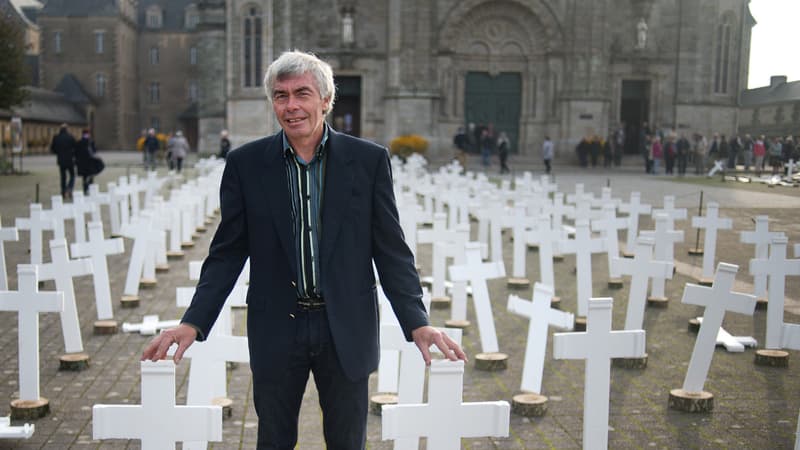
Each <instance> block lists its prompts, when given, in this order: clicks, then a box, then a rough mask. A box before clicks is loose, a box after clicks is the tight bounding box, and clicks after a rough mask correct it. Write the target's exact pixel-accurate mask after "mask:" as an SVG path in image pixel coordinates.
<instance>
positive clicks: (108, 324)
mask: <svg viewBox="0 0 800 450" xmlns="http://www.w3.org/2000/svg"><path fill="white" fill-rule="evenodd" d="M118 332H119V323H117V321H116V320H98V321H95V323H94V334H95V335H96V336H103V335H108V334H117V333H118Z"/></svg>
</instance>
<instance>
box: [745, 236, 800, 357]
mask: <svg viewBox="0 0 800 450" xmlns="http://www.w3.org/2000/svg"><path fill="white" fill-rule="evenodd" d="M787 244H788V239H786V237H785V236H779V237H773V238H772V242H771V243H770V246H769V258H768V259H751V260H750V273H752V274H754V275H768V276H769V289H768V295H769V304H768V305H767V306H768V308H767V339H766V342H765V343H764V346H765V347H766V348H771V349H778V348H782V343H783V342H782V341H783V336H782V334H783V330H784V327H783V325H784V324H783V308H784V301H785V300H784V295H786V276H787V275H800V259H786V246H787Z"/></svg>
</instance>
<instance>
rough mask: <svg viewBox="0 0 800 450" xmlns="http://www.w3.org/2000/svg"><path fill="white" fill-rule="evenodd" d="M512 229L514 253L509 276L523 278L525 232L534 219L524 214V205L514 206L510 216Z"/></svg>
mask: <svg viewBox="0 0 800 450" xmlns="http://www.w3.org/2000/svg"><path fill="white" fill-rule="evenodd" d="M512 223H513V226H512V230H513V235H514V252H513V253H514V255H513V263H512V267H511V276H513V277H515V278H525V254H526V253H527V251H528V244H527V239H526V234H527V231H528V229H530V228H531V227H532V226H533V225H534V223H535V221H534V218H533V217H530V216H528V215H527V214H526V211H525V207H524V206H516V207H515V208H514V216H512Z"/></svg>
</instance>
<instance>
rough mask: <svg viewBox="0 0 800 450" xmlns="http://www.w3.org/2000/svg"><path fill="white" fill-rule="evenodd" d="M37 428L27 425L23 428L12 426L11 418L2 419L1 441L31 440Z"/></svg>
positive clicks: (0, 419)
mask: <svg viewBox="0 0 800 450" xmlns="http://www.w3.org/2000/svg"><path fill="white" fill-rule="evenodd" d="M35 427H36V426H35V425H33V424H30V423H26V424H25V425H23V426H21V427H12V426H11V417H9V416H5V417H0V439H30V437H31V436H33V432H34V430H35V429H36V428H35Z"/></svg>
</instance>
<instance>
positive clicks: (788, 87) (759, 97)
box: [741, 80, 800, 106]
mask: <svg viewBox="0 0 800 450" xmlns="http://www.w3.org/2000/svg"><path fill="white" fill-rule="evenodd" d="M797 100H800V80H797V81H790V82H788V83H780V84H778V85H777V86H774V87H773V86H764V87H760V88H755V89H747V90H746V91H742V95H741V105H742V106H757V105H768V104H772V103H785V102H792V101H797Z"/></svg>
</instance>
